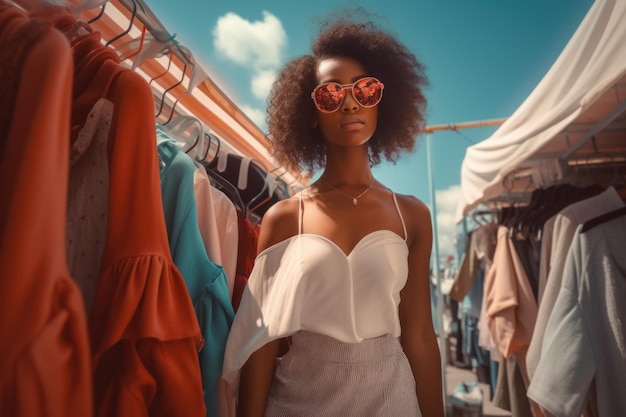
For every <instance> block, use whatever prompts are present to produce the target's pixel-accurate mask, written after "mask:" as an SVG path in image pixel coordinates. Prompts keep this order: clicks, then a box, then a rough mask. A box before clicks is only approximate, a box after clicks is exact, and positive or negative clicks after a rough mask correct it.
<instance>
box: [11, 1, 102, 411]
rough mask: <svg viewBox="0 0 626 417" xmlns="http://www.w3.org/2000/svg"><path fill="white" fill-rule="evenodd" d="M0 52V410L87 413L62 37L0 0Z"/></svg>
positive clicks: (87, 369) (88, 377) (67, 65)
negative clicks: (70, 224)
mask: <svg viewBox="0 0 626 417" xmlns="http://www.w3.org/2000/svg"><path fill="white" fill-rule="evenodd" d="M0 62H1V63H2V65H0V92H1V93H0V127H1V128H0V196H1V197H0V414H2V415H3V416H47V417H79V416H82V417H89V416H92V415H93V394H92V383H91V381H92V373H91V363H90V348H89V340H88V332H87V318H86V314H85V307H84V304H83V299H82V296H81V293H80V290H79V289H78V287H77V286H76V284H75V283H74V281H73V280H72V278H71V276H70V273H69V271H68V266H67V253H66V246H65V232H66V230H65V224H66V209H67V178H68V172H69V147H70V134H69V133H70V132H69V126H70V123H69V121H70V105H71V98H72V74H73V71H74V67H73V63H72V55H71V49H70V45H69V42H68V41H67V38H66V37H65V35H63V34H62V33H61V32H59V31H58V30H56V29H55V28H54V27H52V25H51V24H49V23H48V22H45V21H42V20H36V19H32V18H30V17H28V16H27V15H26V14H25V13H24V12H23V11H22V10H21V9H19V8H17V7H15V6H13V5H8V4H5V3H4V2H3V1H1V0H0Z"/></svg>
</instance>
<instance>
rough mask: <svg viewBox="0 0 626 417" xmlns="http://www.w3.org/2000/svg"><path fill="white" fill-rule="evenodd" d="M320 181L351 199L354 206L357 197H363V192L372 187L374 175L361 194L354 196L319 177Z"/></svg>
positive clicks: (357, 200)
mask: <svg viewBox="0 0 626 417" xmlns="http://www.w3.org/2000/svg"><path fill="white" fill-rule="evenodd" d="M320 181H322V182H323V183H324V184H326V185H328V186H329V187H330V188H332V189H333V190H335V191H337V192H339V193H341V194H343V195H345V196H346V197H348V198H349V199H351V200H352V205H353V206H356V205H357V204H358V203H359V198H361V197H363V196H364V195H365V193H366V192H368V191H369V190H370V189H371V188H372V184H374V176H373V175H372V180H371V181H370V183H369V185H368V186H367V188H366V189H365V191H363V192H362V193H361V194H359V195H357V196H356V197H352V196H351V195H349V194H346V193H344V192H343V191H341V190H340V189H339V188H337V187H335V186H334V185H332V184H330V183H329V182H327V181H326V180H324V178H320Z"/></svg>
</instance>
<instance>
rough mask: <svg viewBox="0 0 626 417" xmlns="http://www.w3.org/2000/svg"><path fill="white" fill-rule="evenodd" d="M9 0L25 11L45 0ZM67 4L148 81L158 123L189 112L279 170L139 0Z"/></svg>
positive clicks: (264, 143) (240, 116)
mask: <svg viewBox="0 0 626 417" xmlns="http://www.w3.org/2000/svg"><path fill="white" fill-rule="evenodd" d="M12 1H13V3H14V4H16V5H18V6H19V7H21V8H23V9H24V10H30V9H32V8H33V7H36V6H38V5H46V4H47V3H48V2H47V1H46V0H12ZM68 4H69V2H68ZM68 7H69V8H70V10H73V13H74V15H75V16H76V18H77V19H78V20H81V21H83V22H88V24H89V26H90V27H91V28H93V30H94V31H97V32H100V33H101V34H102V39H103V42H107V43H108V44H109V46H110V47H112V48H114V49H115V50H116V51H117V52H118V55H119V56H120V58H121V60H122V63H123V64H124V65H127V66H129V67H132V68H133V69H135V71H136V72H137V73H139V74H140V75H141V76H142V77H144V78H145V79H146V80H147V81H148V82H149V83H150V86H151V87H152V90H153V95H154V96H155V104H156V108H157V109H158V108H159V106H161V107H162V108H163V110H162V111H161V115H160V116H159V117H158V118H157V120H156V121H157V122H160V123H163V122H165V121H167V120H170V119H172V118H173V117H176V116H179V115H186V116H193V117H195V118H197V119H198V120H199V121H200V122H201V123H203V124H204V125H205V126H207V127H208V131H209V132H210V133H211V134H212V135H214V136H215V137H218V138H219V139H220V141H221V144H222V149H223V150H225V151H228V152H232V153H234V154H238V155H241V156H244V157H249V158H253V159H256V160H259V161H262V163H263V165H264V166H266V167H267V168H268V171H269V172H272V171H273V172H276V171H278V170H277V168H280V167H281V166H280V165H279V164H278V163H277V162H276V161H275V160H274V159H273V157H272V156H271V155H270V154H269V152H268V147H269V145H270V141H269V139H268V138H267V135H266V133H265V132H263V131H261V129H259V127H258V126H257V125H256V124H255V123H254V122H252V121H251V119H250V118H249V117H247V116H246V115H245V114H244V113H243V112H242V111H241V109H240V108H239V107H238V106H237V105H236V104H235V103H234V102H233V101H232V100H231V99H230V98H229V97H228V95H227V94H226V93H225V92H224V91H223V90H222V89H220V88H219V86H218V85H217V84H216V83H215V82H214V81H213V80H212V79H211V77H210V76H209V75H208V73H207V71H206V70H205V69H204V68H202V67H201V65H200V64H199V63H198V62H196V60H195V58H194V56H193V53H192V51H190V50H189V49H188V48H186V47H185V46H184V45H181V44H180V43H179V42H178V41H177V40H176V34H172V33H171V32H170V31H169V30H168V29H167V28H166V27H165V26H164V25H163V24H162V23H161V22H160V20H159V19H158V17H157V16H156V15H155V14H154V13H153V11H152V10H151V9H150V7H149V6H148V5H147V4H146V2H145V1H144V0H109V1H103V0H96V1H95V2H94V1H92V2H91V4H88V3H87V2H84V3H83V4H78V5H77V6H72V5H71V4H69V5H68ZM81 7H82V8H88V9H87V10H82V9H81ZM162 101H164V102H163V103H162ZM155 113H156V110H155ZM283 178H284V180H285V181H286V182H287V183H289V184H291V186H292V188H293V189H294V191H297V190H299V189H301V188H303V187H304V186H305V184H306V183H307V181H308V178H303V177H302V176H301V175H300V173H298V172H294V171H288V172H286V173H285V174H284V175H283Z"/></svg>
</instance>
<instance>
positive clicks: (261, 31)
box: [213, 11, 287, 71]
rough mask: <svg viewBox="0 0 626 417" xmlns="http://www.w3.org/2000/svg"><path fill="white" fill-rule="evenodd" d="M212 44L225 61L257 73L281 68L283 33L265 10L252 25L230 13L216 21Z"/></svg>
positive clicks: (285, 36) (283, 45)
mask: <svg viewBox="0 0 626 417" xmlns="http://www.w3.org/2000/svg"><path fill="white" fill-rule="evenodd" d="M213 43H214V46H215V49H216V50H217V51H218V52H219V53H221V54H222V55H224V56H225V57H226V58H228V59H230V60H232V61H234V62H235V63H237V64H239V65H242V66H251V67H252V69H253V70H254V71H260V70H263V69H267V68H276V67H278V66H279V65H281V63H282V57H283V51H284V50H285V48H286V46H287V34H286V32H285V30H284V29H283V26H282V24H281V22H280V20H278V18H277V17H276V16H274V15H272V14H271V13H269V12H267V11H264V12H263V20H257V21H254V22H250V21H248V20H246V19H244V18H242V17H241V16H239V15H237V14H235V13H232V12H231V13H227V14H225V15H224V16H222V17H220V18H219V19H218V20H217V24H216V25H215V28H214V29H213Z"/></svg>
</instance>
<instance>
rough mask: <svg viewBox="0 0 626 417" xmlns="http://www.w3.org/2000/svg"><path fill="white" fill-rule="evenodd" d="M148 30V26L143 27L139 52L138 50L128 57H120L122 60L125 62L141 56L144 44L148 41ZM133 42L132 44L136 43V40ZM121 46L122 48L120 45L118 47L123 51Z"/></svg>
mask: <svg viewBox="0 0 626 417" xmlns="http://www.w3.org/2000/svg"><path fill="white" fill-rule="evenodd" d="M146 29H147V27H146V25H144V26H143V29H142V30H141V37H140V38H139V46H138V47H137V50H136V51H133V52H131V53H130V54H128V55H121V56H120V59H121V60H122V61H125V60H127V59H132V58H135V57H136V56H137V55H139V53H140V52H141V50H142V49H143V44H144V42H145V40H146V31H147V30H146ZM131 42H132V43H135V42H134V40H133V41H131ZM121 46H122V45H120V47H118V49H121Z"/></svg>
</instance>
